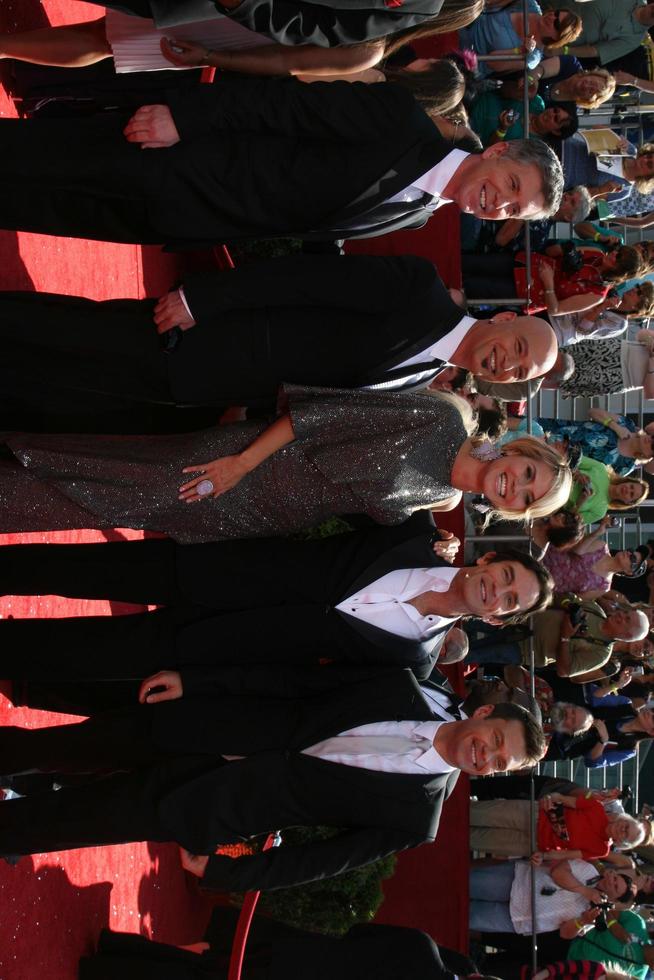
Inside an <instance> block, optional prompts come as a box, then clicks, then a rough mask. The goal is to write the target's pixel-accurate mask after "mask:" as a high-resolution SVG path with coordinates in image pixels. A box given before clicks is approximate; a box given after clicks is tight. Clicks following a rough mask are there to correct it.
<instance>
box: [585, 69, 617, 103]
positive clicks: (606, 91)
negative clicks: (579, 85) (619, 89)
mask: <svg viewBox="0 0 654 980" xmlns="http://www.w3.org/2000/svg"><path fill="white" fill-rule="evenodd" d="M577 74H579V75H595V76H596V77H597V78H601V79H602V81H603V82H604V87H603V88H601V89H600V91H599V92H597V93H596V94H595V95H593V96H591V97H590V99H579V98H577V99H575V102H576V103H577V105H578V106H581V108H582V109H595V108H597V106H598V105H602V103H603V102H606V100H607V99H610V98H611V96H612V95H613V93H614V92H615V78H614V77H613V75H612V74H611V72H610V71H607V70H606V68H589V69H587V70H586V71H583V72H578V73H577Z"/></svg>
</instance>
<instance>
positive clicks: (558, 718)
mask: <svg viewBox="0 0 654 980" xmlns="http://www.w3.org/2000/svg"><path fill="white" fill-rule="evenodd" d="M575 707H577V705H574V704H571V703H570V702H568V701H556V702H555V703H554V704H553V705H552V707H551V708H550V722H551V725H552V728H553V729H554V731H555V732H566V734H570V733H569V732H567V731H566V728H565V711H566V708H575ZM583 710H584V711H585V713H586V717H585V719H584V723H583V725H582V726H581V728H578V729H577V730H576V731H574V732H572V734H573V735H583V733H584V732H587V731H588V729H589V728H590V726H591V725H592V723H593V720H594V719H593V716H592V715H591V713H590V711H589V710H588V708H584V709H583Z"/></svg>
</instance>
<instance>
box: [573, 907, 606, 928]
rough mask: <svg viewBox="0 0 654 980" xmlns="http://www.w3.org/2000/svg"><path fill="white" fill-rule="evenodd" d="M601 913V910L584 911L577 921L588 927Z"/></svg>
mask: <svg viewBox="0 0 654 980" xmlns="http://www.w3.org/2000/svg"><path fill="white" fill-rule="evenodd" d="M601 911H602V910H601V909H586V911H585V912H582V913H581V915H580V916H579V921H580V922H583V924H584V925H585V926H589V925H590V924H591V923H592V922H594V921H595V919H596V918H597V916H598V915H599V914H600V912H601Z"/></svg>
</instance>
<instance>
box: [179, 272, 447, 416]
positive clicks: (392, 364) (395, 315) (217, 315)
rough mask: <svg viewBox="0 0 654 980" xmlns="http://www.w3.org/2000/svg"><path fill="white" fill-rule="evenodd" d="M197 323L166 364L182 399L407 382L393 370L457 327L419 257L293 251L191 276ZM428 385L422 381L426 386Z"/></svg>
mask: <svg viewBox="0 0 654 980" xmlns="http://www.w3.org/2000/svg"><path fill="white" fill-rule="evenodd" d="M184 293H185V296H186V300H187V302H188V304H189V307H190V309H191V312H192V314H193V316H194V319H195V320H196V326H195V327H194V328H193V329H192V330H189V331H186V332H185V333H184V335H183V339H182V342H181V344H180V345H179V347H178V348H177V350H176V351H175V352H174V353H173V354H171V356H170V357H168V358H167V361H166V366H167V368H168V376H169V379H170V386H171V390H172V393H173V396H174V398H175V400H176V401H177V402H178V403H191V404H193V403H195V404H205V405H207V404H216V405H218V404H224V403H225V400H226V399H229V398H236V399H243V401H239V404H243V403H247V402H248V400H250V399H251V398H260V397H266V396H271V395H273V394H274V392H275V391H276V389H277V387H278V385H279V384H280V383H281V382H282V381H286V382H291V383H299V384H309V385H317V386H327V387H334V386H335V387H339V388H350V387H352V388H354V387H361V386H363V385H368V384H375V383H377V382H380V381H388V380H390V379H393V378H398V379H407V380H406V382H405V386H406V387H411V386H413V382H410V381H409V379H410V378H411V376H412V375H415V374H416V373H417V372H419V371H421V370H422V369H426V370H429V371H432V372H433V373H434V374H435V373H437V371H438V370H439V369H440V368H441V367H442V363H443V362H442V361H441V360H438V359H435V360H432V361H428V362H427V363H425V364H424V365H411V366H410V367H405V368H398V367H397V365H399V364H402V363H403V362H404V361H406V360H408V359H409V358H411V357H414V356H416V355H417V354H420V353H422V352H424V351H425V350H427V349H428V348H429V347H430V345H432V344H434V343H435V342H436V341H437V340H439V339H440V338H441V337H443V336H445V335H446V334H447V333H449V332H450V331H451V330H452V329H454V327H455V326H456V325H457V324H458V323H459V322H460V320H461V317H462V314H463V311H462V310H461V308H460V307H459V306H457V305H456V304H455V303H453V302H452V300H451V298H450V295H449V293H448V291H447V289H446V288H445V287H444V285H443V283H442V282H441V280H440V278H439V276H438V273H437V271H436V270H435V268H434V266H433V265H432V264H431V262H429V261H427V260H426V259H422V258H417V257H416V256H413V255H403V256H397V257H382V256H372V255H345V256H332V255H325V256H316V255H293V256H288V257H286V258H282V259H276V260H275V261H274V262H261V263H246V264H244V265H241V266H240V267H239V268H237V269H233V270H230V271H229V272H223V273H215V272H210V273H196V274H191V275H188V276H186V277H185V280H184ZM426 383H427V381H422V382H421V385H424V384H426Z"/></svg>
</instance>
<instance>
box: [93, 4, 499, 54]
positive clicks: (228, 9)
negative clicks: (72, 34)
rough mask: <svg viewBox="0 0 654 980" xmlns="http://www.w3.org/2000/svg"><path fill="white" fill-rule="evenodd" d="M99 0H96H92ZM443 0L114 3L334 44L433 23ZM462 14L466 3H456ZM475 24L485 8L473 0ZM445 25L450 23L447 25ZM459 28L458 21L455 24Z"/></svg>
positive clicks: (166, 22) (160, 19) (164, 17)
mask: <svg viewBox="0 0 654 980" xmlns="http://www.w3.org/2000/svg"><path fill="white" fill-rule="evenodd" d="M96 2H97V3H99V0H91V3H96ZM442 5H443V0H394V2H390V3H389V2H388V0H386V2H381V0H300V2H298V0H224V2H223V3H219V2H218V0H216V2H215V3H214V2H213V0H109V2H108V3H103V4H102V6H105V7H113V8H115V9H117V10H122V11H123V12H125V13H130V14H134V15H135V16H137V17H152V18H153V19H154V21H155V23H156V24H157V26H158V27H174V26H175V25H177V24H185V23H188V22H190V21H196V20H208V19H210V18H211V17H216V16H217V15H219V16H220V15H223V16H224V15H227V16H228V17H231V18H232V20H236V21H238V22H239V23H240V24H243V26H244V27H247V28H248V29H249V30H251V31H256V32H257V33H258V34H266V35H267V36H268V37H272V38H274V39H275V41H277V42H278V43H279V44H286V45H295V44H316V45H318V46H319V47H324V48H332V47H337V46H339V45H342V44H358V43H360V42H361V41H369V40H371V39H373V38H377V37H385V36H386V35H387V34H395V33H396V32H397V31H404V30H406V29H407V28H410V27H420V26H423V25H424V26H427V25H428V24H429V22H430V21H431V20H433V19H435V18H436V17H437V15H438V13H439V11H440V9H441V7H442ZM455 9H457V10H458V11H459V12H460V14H463V13H465V7H462V5H460V4H459V5H456V6H455ZM468 9H469V16H468V17H467V18H466V19H462V20H461V23H460V24H459V25H458V26H460V27H463V26H464V25H465V24H469V23H470V22H471V21H472V20H473V18H474V16H475V15H477V14H478V13H479V12H480V11H479V8H478V7H477V6H476V5H475V4H473V3H470V4H469V5H468ZM443 29H444V28H443ZM450 29H451V30H455V28H454V27H452V28H450Z"/></svg>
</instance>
